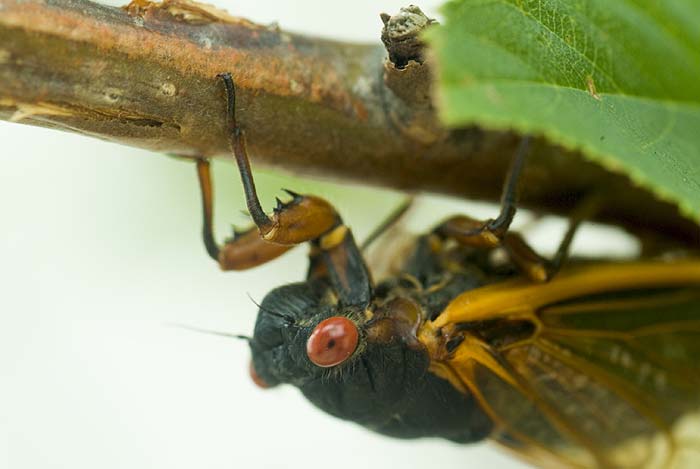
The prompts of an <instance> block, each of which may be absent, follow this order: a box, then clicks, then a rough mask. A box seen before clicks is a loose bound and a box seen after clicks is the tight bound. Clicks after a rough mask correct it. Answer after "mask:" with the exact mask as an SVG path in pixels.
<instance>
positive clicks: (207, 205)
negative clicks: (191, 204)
mask: <svg viewBox="0 0 700 469" xmlns="http://www.w3.org/2000/svg"><path fill="white" fill-rule="evenodd" d="M197 175H198V176H199V187H200V190H201V192H202V212H203V223H202V239H203V240H204V246H205V247H206V249H207V253H208V254H209V256H210V257H211V258H212V259H214V260H215V261H217V262H218V263H219V266H220V267H221V269H222V270H245V269H250V268H252V267H256V266H258V265H261V264H264V263H266V262H267V261H270V260H272V259H275V258H276V257H279V256H281V255H282V254H284V253H285V252H287V251H288V250H290V249H291V248H292V247H293V246H291V245H287V246H285V245H281V244H275V243H271V242H268V241H265V240H264V239H262V238H261V237H260V234H259V233H258V229H257V228H252V229H250V230H248V231H245V232H243V233H234V237H233V238H232V239H230V240H228V241H226V243H224V245H223V246H219V245H218V244H217V242H216V239H215V238H214V230H213V216H214V206H213V200H212V184H211V175H210V171H209V162H208V161H207V160H204V159H200V160H197Z"/></svg>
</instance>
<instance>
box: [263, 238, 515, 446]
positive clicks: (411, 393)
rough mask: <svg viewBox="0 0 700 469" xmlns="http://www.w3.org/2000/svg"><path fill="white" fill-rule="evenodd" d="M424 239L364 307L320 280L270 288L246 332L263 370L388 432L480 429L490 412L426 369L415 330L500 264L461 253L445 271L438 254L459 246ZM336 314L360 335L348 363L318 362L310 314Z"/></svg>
mask: <svg viewBox="0 0 700 469" xmlns="http://www.w3.org/2000/svg"><path fill="white" fill-rule="evenodd" d="M429 244H430V243H429V241H428V238H421V239H420V241H419V242H418V243H417V247H416V249H415V251H414V252H413V254H412V255H411V257H410V258H409V260H408V262H406V266H405V267H406V270H405V271H404V272H403V274H402V275H401V276H397V277H392V278H389V279H387V280H385V281H384V282H382V283H380V284H378V285H377V287H376V289H375V290H374V296H373V301H372V304H371V305H370V306H369V307H368V308H367V309H366V310H364V309H359V308H344V307H339V306H338V304H337V303H336V302H335V301H334V298H335V297H334V293H333V290H332V287H331V286H330V285H329V284H328V283H326V282H324V281H314V280H312V281H309V282H304V283H297V284H292V285H286V286H283V287H280V288H277V289H275V290H273V291H272V292H270V293H269V294H268V295H267V296H266V297H265V299H264V301H263V302H262V304H261V305H260V311H259V314H258V320H257V323H256V326H255V334H254V336H253V339H252V340H251V342H250V347H251V351H252V356H253V364H254V368H255V370H256V372H257V373H258V374H259V376H260V377H261V378H262V380H263V381H264V382H266V383H268V384H270V385H276V384H282V383H286V384H292V385H294V386H296V387H298V388H299V389H300V390H301V391H302V392H303V393H304V395H305V396H306V397H307V398H308V399H309V400H310V401H311V402H313V403H314V404H316V405H317V406H318V407H320V408H321V409H323V410H324V411H326V412H328V413H330V414H332V415H335V416H336V417H339V418H342V419H344V420H352V421H355V422H357V423H359V424H361V425H364V426H365V427H368V428H371V429H372V430H375V431H377V432H380V433H383V434H387V435H390V436H395V437H401V438H415V437H425V436H436V437H444V438H447V439H450V440H453V441H457V442H461V443H466V442H473V441H477V440H480V439H483V438H484V437H486V436H487V435H488V434H489V432H490V430H491V427H492V423H491V421H490V420H489V419H488V418H487V416H486V415H485V414H484V412H483V411H482V410H481V409H480V408H479V406H478V405H477V404H476V403H475V402H474V399H473V398H472V397H471V396H470V395H465V394H463V393H460V392H459V391H457V390H456V389H455V388H454V386H452V385H451V384H450V383H449V382H448V381H446V380H444V379H443V378H440V377H438V376H436V375H435V374H433V373H431V372H429V367H430V357H429V356H428V352H427V350H426V349H425V347H423V346H422V345H421V344H420V342H418V340H417V338H416V332H417V329H418V327H419V325H420V324H422V323H423V322H424V321H425V320H427V319H429V318H430V317H431V316H437V315H438V314H439V313H440V312H441V311H442V310H443V309H444V308H445V306H446V305H447V304H448V303H449V302H450V301H451V300H452V299H453V298H454V297H456V296H457V295H459V294H460V293H462V292H464V291H466V290H470V289H472V288H475V287H477V286H480V285H483V284H484V282H487V281H494V280H496V279H499V278H502V277H503V276H504V275H508V274H507V273H503V272H501V273H496V272H486V271H481V270H480V269H478V268H477V267H476V266H475V264H473V263H472V262H462V265H465V266H467V265H470V266H472V268H471V269H460V270H459V271H454V272H452V271H449V270H447V269H446V264H448V263H449V264H452V265H457V264H456V262H458V261H460V260H461V261H467V259H466V258H465V257H466V256H462V259H457V258H456V257H457V256H455V254H457V253H456V252H455V251H459V250H452V252H450V254H449V255H445V254H444V253H436V252H434V251H433V250H432V249H431V248H430V246H429ZM461 251H465V250H464V249H462V250H461ZM461 254H464V252H462V253H461ZM472 261H473V259H472ZM484 270H486V269H484ZM394 309H396V310H394ZM406 310H409V314H410V313H413V312H415V313H417V314H419V317H417V318H415V319H417V321H415V319H414V318H405V317H404V316H405V315H406ZM368 311H371V312H372V314H371V316H368V314H367V312H368ZM338 315H343V316H347V317H349V318H351V319H352V320H353V322H355V323H356V324H357V325H358V329H359V331H360V343H359V345H358V346H357V350H356V352H355V353H354V354H353V356H352V358H351V359H350V360H348V361H347V362H346V363H343V364H342V365H338V366H337V367H333V368H320V367H318V366H316V365H315V364H313V363H312V362H311V361H310V360H309V358H308V356H307V352H306V344H307V341H308V339H309V336H310V335H311V333H312V331H313V329H314V327H316V325H317V324H319V323H320V322H321V321H322V320H324V319H327V318H330V317H334V316H338ZM390 323H391V324H390ZM393 323H397V324H393ZM379 329H391V330H390V331H379Z"/></svg>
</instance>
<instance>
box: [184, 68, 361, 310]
mask: <svg viewBox="0 0 700 469" xmlns="http://www.w3.org/2000/svg"><path fill="white" fill-rule="evenodd" d="M218 77H219V78H221V79H222V80H223V82H224V85H225V87H226V96H227V126H228V131H229V134H230V146H231V150H232V152H233V154H234V156H235V158H236V163H237V164H238V170H239V173H240V176H241V181H242V182H243V189H244V192H245V197H246V205H247V206H248V211H249V212H250V215H251V217H252V218H253V221H254V222H255V225H256V226H257V231H258V233H256V232H255V230H250V231H248V232H245V233H244V234H242V235H239V236H237V237H235V238H234V239H233V240H231V241H228V242H227V243H226V244H225V245H224V246H223V247H221V248H218V246H217V245H216V242H215V241H214V238H213V234H212V221H211V219H212V213H213V210H212V197H211V180H210V177H209V169H208V163H207V162H205V161H202V162H199V163H198V165H197V168H198V173H199V176H200V185H201V188H202V201H203V208H204V224H203V230H202V233H203V237H204V243H205V246H206V247H207V252H209V254H210V255H211V256H212V257H215V258H216V260H217V261H218V262H219V264H220V265H221V266H222V268H224V269H228V268H230V269H233V268H236V269H238V268H249V267H253V266H256V265H260V264H263V263H265V262H267V261H268V260H271V259H273V258H275V257H277V256H279V255H280V254H282V253H283V252H286V251H287V250H288V249H290V248H291V247H293V246H295V245H297V244H300V243H303V242H307V241H310V242H311V243H312V253H311V256H310V257H311V268H310V269H309V277H310V278H321V277H322V278H326V279H328V281H329V283H330V284H331V286H332V287H333V289H334V290H335V292H336V294H337V296H338V302H339V303H340V304H344V305H367V304H369V301H370V300H371V290H372V282H371V278H370V275H369V271H368V270H367V267H366V265H365V263H364V259H363V258H362V255H361V253H360V250H359V249H358V247H357V245H356V243H355V240H354V238H353V236H352V233H351V232H350V230H349V229H348V228H347V227H346V226H345V225H344V224H343V222H342V219H341V217H340V216H339V215H338V213H337V212H336V210H335V209H334V208H333V206H332V205H331V204H329V203H328V202H327V201H325V200H324V199H322V198H319V197H315V196H311V195H300V194H296V193H294V192H291V191H287V193H288V194H289V195H290V196H291V197H292V199H291V201H289V202H287V203H282V202H281V201H280V200H279V199H278V201H277V206H276V207H275V208H274V210H273V214H272V216H271V217H270V216H268V215H267V214H266V213H265V212H264V210H263V209H262V206H261V204H260V200H259V198H258V195H257V192H256V189H255V182H254V180H253V176H252V173H251V170H250V162H249V160H248V155H247V152H246V147H245V136H244V133H243V131H242V130H241V128H240V127H239V126H238V123H237V121H236V109H235V108H236V105H235V104H236V94H235V85H234V82H233V78H232V77H231V75H230V74H229V73H222V74H220V75H218Z"/></svg>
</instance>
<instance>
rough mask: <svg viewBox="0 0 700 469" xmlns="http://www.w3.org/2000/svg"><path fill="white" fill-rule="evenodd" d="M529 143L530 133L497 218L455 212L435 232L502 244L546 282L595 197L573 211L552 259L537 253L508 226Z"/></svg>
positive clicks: (470, 242) (487, 245)
mask: <svg viewBox="0 0 700 469" xmlns="http://www.w3.org/2000/svg"><path fill="white" fill-rule="evenodd" d="M528 147H529V137H524V138H523V140H522V142H521V143H520V146H519V147H518V150H517V152H516V154H515V157H514V158H513V163H512V165H511V169H510V172H509V174H508V177H507V178H506V182H505V185H504V187H503V195H502V197H501V212H500V214H499V216H498V218H496V219H494V220H487V221H485V222H484V221H480V220H475V219H473V218H470V217H467V216H456V217H452V218H450V219H448V220H447V221H445V222H444V223H442V224H441V225H440V226H438V227H437V228H436V229H435V233H436V234H437V235H439V236H441V237H446V238H452V239H454V240H456V241H457V242H459V243H460V244H463V245H466V246H473V247H475V248H481V249H492V248H496V247H502V248H503V249H504V250H505V251H506V252H507V253H508V255H509V256H510V258H511V260H512V261H513V263H514V264H515V265H516V266H517V267H518V268H519V269H520V270H521V271H522V272H523V273H524V274H525V275H527V276H528V277H529V278H530V279H532V280H533V281H536V282H546V281H548V280H549V279H551V278H552V277H553V276H554V275H555V274H556V272H557V271H558V270H559V268H560V267H561V264H562V263H563V262H564V261H565V260H566V257H567V255H568V251H569V247H570V245H571V242H572V241H573V238H574V234H575V233H576V230H577V229H578V227H579V225H580V224H581V222H582V221H583V220H584V219H585V218H587V217H589V216H590V215H591V214H592V212H593V211H595V208H596V207H597V202H596V199H595V198H592V197H591V198H589V199H588V200H587V201H586V202H585V203H584V204H582V205H581V207H580V208H579V210H577V211H576V213H574V214H573V216H572V217H571V220H570V222H569V228H568V230H567V232H566V234H565V235H564V238H563V239H562V241H561V244H560V245H559V248H558V249H557V252H556V254H555V255H554V257H553V258H552V259H551V260H550V259H545V258H544V257H542V256H540V255H539V254H537V253H536V252H535V251H534V250H533V249H532V248H531V247H530V246H529V245H528V244H527V242H526V241H525V240H524V239H523V238H522V236H520V234H518V233H514V232H509V231H508V228H509V227H510V224H511V222H512V221H513V217H514V216H515V212H516V204H517V192H518V190H517V189H518V187H517V185H518V184H517V183H518V179H519V177H520V173H521V172H522V168H523V164H524V162H525V157H526V156H527V152H528Z"/></svg>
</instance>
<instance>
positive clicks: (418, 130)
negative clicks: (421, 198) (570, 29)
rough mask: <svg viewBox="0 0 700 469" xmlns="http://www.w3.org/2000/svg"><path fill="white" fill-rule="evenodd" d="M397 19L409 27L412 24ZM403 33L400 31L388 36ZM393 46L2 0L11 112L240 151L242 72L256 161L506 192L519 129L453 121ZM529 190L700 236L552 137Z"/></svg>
mask: <svg viewBox="0 0 700 469" xmlns="http://www.w3.org/2000/svg"><path fill="white" fill-rule="evenodd" d="M409 13H410V12H409ZM402 14H408V13H406V12H402ZM382 19H383V20H384V21H385V23H386V27H391V25H392V21H393V24H394V25H401V26H402V27H403V26H405V22H404V23H402V21H403V20H402V19H401V18H399V17H395V18H394V19H395V21H394V20H392V18H391V17H388V16H383V17H382ZM404 19H405V18H404ZM414 19H415V18H414ZM418 23H420V21H418ZM391 36H392V31H387V30H385V32H384V36H383V38H384V39H385V43H386V42H387V39H390V38H391ZM399 39H400V40H401V41H402V40H403V39H402V38H399ZM401 41H400V43H401V44H403V45H405V44H406V43H405V42H401ZM390 43H391V41H390V40H389V43H388V44H387V45H389V47H391V45H390ZM411 47H413V46H411ZM406 50H413V49H411V48H408V49H406ZM391 52H392V57H395V56H401V57H402V59H401V63H397V64H394V63H392V62H391V61H389V60H388V59H387V58H385V57H386V56H387V52H386V50H385V49H384V48H383V47H382V46H381V45H379V44H376V45H375V44H371V45H361V44H345V43H340V42H334V41H329V40H322V39H317V38H309V37H304V36H300V35H294V34H289V33H286V32H284V31H280V30H279V29H277V28H275V27H267V26H260V25H256V24H253V23H250V22H248V21H246V20H242V19H238V18H233V17H230V16H228V15H226V14H225V13H222V12H220V11H217V10H214V9H213V8H211V7H206V6H204V5H198V4H193V3H188V2H187V1H186V0H169V1H167V2H165V3H163V4H161V5H159V6H155V5H153V4H150V3H148V2H146V1H145V0H138V1H137V2H134V3H132V4H131V5H130V7H129V8H128V9H117V8H112V7H106V6H102V5H98V4H95V3H90V2H88V1H86V0H44V1H42V0H0V118H2V119H8V120H12V121H16V122H22V123H26V124H31V125H40V126H46V127H53V128H58V129H62V130H69V131H73V132H79V133H82V134H86V135H91V136H95V137H99V138H102V139H107V140H112V141H116V142H119V143H123V144H127V145H132V146H137V147H141V148H147V149H151V150H154V151H158V152H164V153H175V154H178V155H183V156H196V155H204V156H227V157H228V154H229V152H228V142H227V137H226V130H225V100H224V96H223V89H222V86H221V83H220V82H219V81H218V80H217V79H216V78H215V77H216V75H217V74H218V73H220V72H223V71H230V72H231V73H232V74H233V76H234V78H235V80H236V83H237V86H238V96H239V104H238V106H239V107H238V111H237V114H238V118H239V121H240V123H241V125H242V127H243V128H244V129H245V131H246V135H247V140H248V149H249V151H250V153H251V156H252V157H253V161H254V163H256V164H257V163H260V164H265V165H267V166H278V167H281V168H284V169H287V170H292V171H296V172H299V173H302V174H304V175H314V174H316V175H318V174H321V175H326V176H329V175H330V176H334V177H342V178H347V179H352V180H357V181H361V182H364V183H369V184H377V185H383V186H389V187H394V188H399V189H405V190H410V191H420V190H424V191H436V192H442V193H446V194H452V195H458V196H469V197H473V198H482V199H489V200H497V199H498V197H499V194H500V188H501V183H502V181H503V178H504V175H505V173H506V171H507V167H508V163H509V160H510V157H511V155H512V154H513V152H514V150H515V146H516V144H517V142H518V137H517V136H515V135H513V134H509V133H502V132H489V131H484V130H481V129H477V128H469V129H461V130H456V131H448V130H447V129H444V128H442V127H441V126H440V124H439V123H438V121H437V119H436V117H435V114H434V110H433V108H432V104H431V100H430V99H429V87H430V76H431V74H430V73H429V71H430V70H429V62H428V63H423V59H422V54H414V55H412V56H405V55H402V54H398V55H397V53H398V52H401V50H395V51H391ZM395 60H396V59H395ZM404 62H405V63H404ZM522 187H523V190H522V191H521V192H522V199H523V202H524V204H525V205H526V206H530V207H534V208H537V209H546V210H551V211H555V212H559V213H567V212H568V211H570V210H571V209H572V208H573V207H574V206H575V205H576V203H577V202H578V200H579V199H580V197H581V196H583V195H584V194H585V193H588V192H590V191H591V190H596V189H600V188H607V189H606V191H605V192H604V195H605V196H606V204H605V206H604V208H603V210H602V211H601V213H600V214H599V219H601V220H603V221H608V222H614V223H617V224H620V225H622V226H625V227H627V228H630V229H633V230H635V232H640V231H643V230H645V229H649V230H652V231H657V232H663V233H665V234H666V235H668V236H671V237H675V238H678V239H681V240H685V241H689V240H692V241H697V240H698V236H699V233H698V228H697V226H696V225H695V224H694V223H693V222H691V221H689V220H687V219H685V218H683V217H682V216H681V215H680V214H679V212H678V210H677V209H676V208H675V207H674V206H673V205H671V204H667V203H665V202H662V201H659V200H657V199H655V198H654V197H653V196H651V195H650V194H649V193H647V192H645V191H643V190H641V189H639V188H637V187H636V186H634V185H633V184H632V183H631V182H630V181H629V180H628V179H627V178H626V177H624V176H621V175H617V174H614V173H611V172H608V171H605V170H603V169H602V168H600V167H598V166H597V165H594V164H592V163H589V162H587V161H585V160H583V159H582V158H579V157H576V156H575V155H572V154H569V153H567V152H566V151H564V150H562V149H561V148H558V147H552V146H550V145H547V144H546V142H543V141H536V142H535V144H534V148H533V152H532V157H531V159H530V160H529V162H528V167H527V170H526V172H525V175H524V180H523V186H522ZM610 188H612V189H610Z"/></svg>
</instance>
